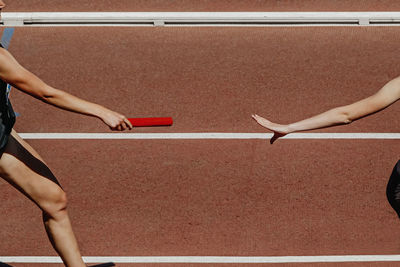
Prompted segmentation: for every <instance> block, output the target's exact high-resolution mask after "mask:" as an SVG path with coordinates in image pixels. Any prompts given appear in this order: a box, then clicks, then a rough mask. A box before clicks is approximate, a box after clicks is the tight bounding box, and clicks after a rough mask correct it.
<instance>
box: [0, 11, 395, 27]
mask: <svg viewBox="0 0 400 267" xmlns="http://www.w3.org/2000/svg"><path fill="white" fill-rule="evenodd" d="M0 21H1V22H2V23H3V25H5V26H26V25H46V24H47V25H49V26H51V25H57V24H58V25H60V24H75V25H78V24H79V25H82V26H84V25H88V24H99V25H101V24H110V23H114V24H116V25H117V24H128V25H129V24H131V25H133V26H135V24H141V23H142V24H143V23H148V24H150V25H154V26H168V25H174V24H175V25H176V24H178V25H179V24H181V25H185V24H186V23H195V24H196V23H198V24H197V25H201V24H202V23H209V24H218V23H228V24H229V23H231V22H236V23H240V22H243V23H244V24H246V23H266V24H268V23H272V24H274V23H282V24H287V23H289V24H290V23H291V24H296V23H311V24H312V23H320V24H326V23H333V24H335V23H344V24H354V25H370V24H376V23H379V24H381V23H386V24H398V23H399V22H400V12H3V13H2V16H1V20H0ZM79 25H78V26H79Z"/></svg>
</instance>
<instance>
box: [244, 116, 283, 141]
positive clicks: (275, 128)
mask: <svg viewBox="0 0 400 267" xmlns="http://www.w3.org/2000/svg"><path fill="white" fill-rule="evenodd" d="M251 116H252V117H253V119H254V120H255V121H256V122H257V123H258V124H260V125H261V126H262V127H264V128H267V129H268V130H270V131H272V132H274V136H273V137H272V138H271V140H270V143H271V144H273V143H274V142H275V141H276V139H278V138H280V137H282V136H285V135H287V134H288V133H289V131H288V126H287V125H283V124H278V123H273V122H271V121H269V120H267V119H266V118H263V117H261V116H258V115H257V114H253V115H251Z"/></svg>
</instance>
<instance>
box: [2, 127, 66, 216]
mask: <svg viewBox="0 0 400 267" xmlns="http://www.w3.org/2000/svg"><path fill="white" fill-rule="evenodd" d="M0 176H1V177H2V178H3V179H5V180H6V181H7V182H8V183H10V184H11V185H13V186H14V187H15V188H16V189H18V190H19V191H20V192H22V193H23V194H24V195H26V196H27V197H29V198H30V199H31V200H32V201H33V202H34V203H35V204H37V205H38V206H39V207H40V208H41V209H43V210H44V211H47V210H49V209H51V208H52V207H53V206H54V203H55V202H57V201H59V199H60V195H61V196H62V195H64V194H65V193H64V191H63V190H62V188H61V186H60V185H59V183H58V181H57V179H56V178H55V177H54V175H53V173H52V172H51V171H50V169H49V168H48V167H47V165H46V164H45V163H44V161H43V159H42V158H41V157H40V156H39V154H38V153H37V152H36V151H35V150H34V149H33V148H32V147H31V146H30V145H29V144H28V143H26V142H25V141H24V140H22V138H21V137H20V136H19V135H18V134H17V133H16V132H15V131H14V130H13V132H12V133H11V136H10V138H9V141H8V144H7V146H6V148H5V150H4V153H3V154H2V156H1V158H0Z"/></svg>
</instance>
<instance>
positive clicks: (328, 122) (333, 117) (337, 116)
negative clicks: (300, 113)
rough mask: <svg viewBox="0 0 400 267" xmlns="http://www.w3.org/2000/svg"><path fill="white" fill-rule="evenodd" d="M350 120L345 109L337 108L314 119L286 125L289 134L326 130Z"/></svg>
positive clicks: (347, 122)
mask: <svg viewBox="0 0 400 267" xmlns="http://www.w3.org/2000/svg"><path fill="white" fill-rule="evenodd" d="M351 122H352V120H351V119H350V116H349V114H348V112H346V109H345V107H338V108H334V109H331V110H328V111H326V112H324V113H321V114H319V115H316V116H314V117H311V118H308V119H305V120H302V121H298V122H295V123H291V124H289V125H288V131H289V133H293V132H300V131H306V130H313V129H320V128H326V127H331V126H336V125H342V124H349V123H351Z"/></svg>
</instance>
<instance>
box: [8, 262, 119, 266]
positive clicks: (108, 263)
mask: <svg viewBox="0 0 400 267" xmlns="http://www.w3.org/2000/svg"><path fill="white" fill-rule="evenodd" d="M111 266H115V264H114V263H113V262H107V263H102V264H97V265H90V266H89V267H111ZM0 267H1V265H0Z"/></svg>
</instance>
